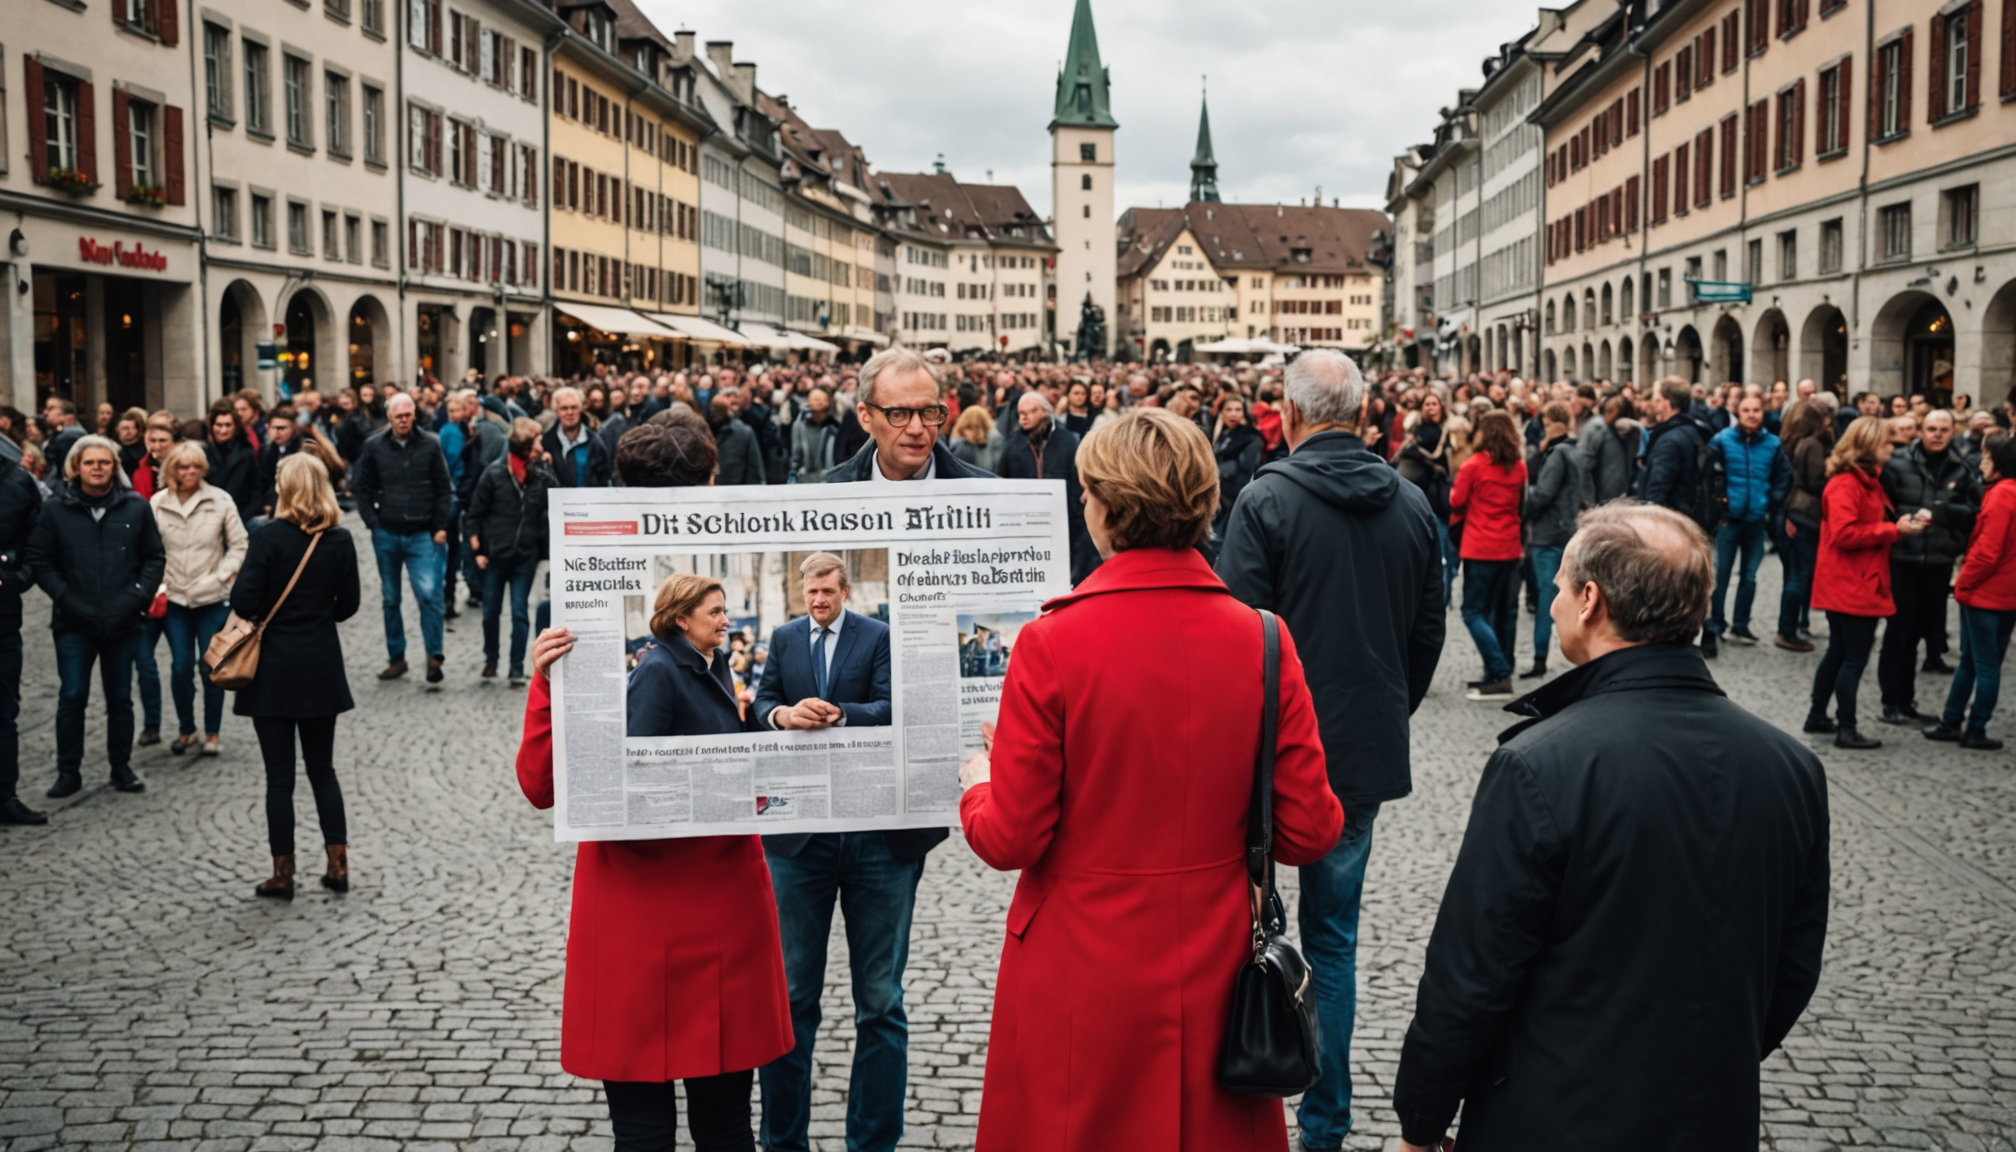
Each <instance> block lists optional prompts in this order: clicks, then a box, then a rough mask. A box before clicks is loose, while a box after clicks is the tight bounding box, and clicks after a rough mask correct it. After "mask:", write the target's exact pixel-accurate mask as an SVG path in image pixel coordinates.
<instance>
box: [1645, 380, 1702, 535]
mask: <svg viewBox="0 0 2016 1152" xmlns="http://www.w3.org/2000/svg"><path fill="white" fill-rule="evenodd" d="M1693 404H1694V391H1693V389H1692V388H1689V387H1688V386H1687V382H1686V381H1685V380H1682V379H1680V378H1679V377H1678V376H1668V377H1666V378H1665V379H1664V380H1661V381H1659V383H1658V384H1657V385H1655V386H1654V387H1653V389H1652V402H1651V412H1652V420H1653V424H1652V427H1651V428H1650V429H1649V430H1648V431H1647V433H1646V437H1645V454H1644V457H1643V464H1642V466H1641V470H1640V471H1639V473H1638V482H1637V484H1636V485H1635V487H1634V494H1635V495H1636V496H1637V497H1638V499H1640V500H1643V501H1644V502H1645V503H1647V504H1657V505H1659V506H1660V507H1661V508H1671V509H1673V510H1674V511H1676V512H1682V513H1686V514H1689V515H1691V514H1692V513H1693V510H1694V498H1695V494H1696V492H1697V490H1698V486H1699V485H1700V483H1701V446H1702V445H1704V444H1706V443H1708V438H1709V436H1710V434H1711V433H1709V432H1708V431H1706V430H1704V429H1703V428H1702V426H1701V424H1700V422H1699V421H1697V420H1696V419H1695V417H1694V413H1693V412H1691V411H1690V409H1691V408H1692V406H1693Z"/></svg>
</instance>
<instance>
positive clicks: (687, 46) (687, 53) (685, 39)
mask: <svg viewBox="0 0 2016 1152" xmlns="http://www.w3.org/2000/svg"><path fill="white" fill-rule="evenodd" d="M672 53H673V55H674V56H676V57H678V59H679V62H680V63H682V64H683V63H685V62H686V61H688V60H691V59H693V33H691V32H685V31H681V32H674V33H673V34H672Z"/></svg>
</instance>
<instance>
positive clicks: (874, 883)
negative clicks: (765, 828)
mask: <svg viewBox="0 0 2016 1152" xmlns="http://www.w3.org/2000/svg"><path fill="white" fill-rule="evenodd" d="M855 401H856V406H857V407H858V409H859V411H860V416H861V423H862V426H863V427H864V428H865V429H866V430H867V432H868V435H869V436H870V437H872V438H873V443H870V444H867V445H864V446H863V447H862V449H861V450H860V451H859V452H857V453H855V454H854V455H853V456H852V457H850V458H849V459H847V460H845V461H843V462H842V463H840V464H837V465H835V466H834V467H833V468H832V469H830V470H828V471H827V473H826V483H828V484H844V483H851V482H867V483H897V482H901V481H905V480H981V479H987V480H991V479H994V477H993V476H991V475H989V474H987V473H985V472H981V471H979V470H977V469H975V468H972V467H969V466H968V465H966V464H962V463H960V462H959V460H958V459H956V458H955V457H954V456H953V455H952V454H951V453H950V452H948V451H947V450H946V449H945V446H944V445H943V444H940V443H939V441H938V433H939V432H940V431H942V430H943V429H944V426H945V419H946V416H947V415H948V411H947V408H946V405H945V400H944V395H943V391H942V389H941V386H940V384H939V382H938V377H937V375H936V374H935V373H934V372H932V370H931V365H930V364H929V363H928V362H927V361H926V360H925V359H924V358H923V357H922V356H919V355H918V354H917V353H915V352H913V351H911V350H910V349H908V348H891V349H889V350H887V351H885V352H879V353H877V354H876V355H875V356H874V357H873V358H872V359H870V360H869V361H868V363H866V364H864V365H862V367H861V385H860V389H859V391H858V392H856V394H855ZM808 588H809V585H808ZM844 634H845V633H844V630H843V635H844ZM765 679H766V680H767V679H768V677H767V676H766V677H765ZM813 703H817V701H814V702H813ZM945 836H946V832H945V830H944V829H942V828H914V829H905V830H902V831H892V832H822V833H816V834H811V833H797V834H792V835H785V836H765V837H764V838H763V850H764V853H765V854H766V855H767V856H768V857H769V860H770V879H771V884H772V887H773V888H774V889H775V890H776V893H777V921H778V927H779V929H781V932H782V936H783V945H784V979H785V982H786V983H787V984H788V985H789V987H790V994H791V1027H792V1030H793V1032H794V1033H795V1034H796V1038H797V1044H796V1046H795V1047H793V1048H792V1050H791V1051H790V1052H787V1053H785V1054H784V1056H783V1057H781V1058H780V1059H778V1060H776V1061H774V1062H773V1063H771V1064H769V1065H767V1066H765V1067H764V1068H763V1071H762V1079H763V1123H762V1135H761V1139H760V1141H759V1143H760V1144H761V1146H762V1147H764V1148H766V1149H769V1152H807V1149H809V1148H810V1146H811V1145H810V1140H809V1131H808V1130H809V1127H810V1123H811V1119H812V1046H813V1042H814V1041H815V1040H816V1039H817V1038H818V1034H819V1021H820V1016H819V994H820V992H821V991H823V990H824V988H825V986H826V941H827V938H828V937H829V936H830V935H831V933H832V929H833V904H834V901H835V900H836V898H837V899H838V901H839V903H840V908H841V911H842V913H843V915H845V917H846V920H847V962H848V967H849V968H850V970H851V974H852V977H853V987H854V1027H855V1044H854V1071H853V1076H852V1078H851V1079H850V1081H849V1083H848V1089H847V1148H848V1152H890V1150H891V1149H893V1148H895V1147H896V1142H897V1141H898V1140H899V1139H901V1138H902V1136H903V1100H904V1095H905V1091H906V1086H907V1081H908V1062H909V1038H910V1024H909V1018H908V1017H907V1016H905V1015H904V1012H903V968H904V966H905V965H906V964H907V963H908V962H909V958H910V921H911V915H912V912H913V910H914V908H915V905H916V901H917V882H918V880H919V879H921V878H922V877H923V875H924V856H925V854H926V853H928V852H930V851H931V849H933V848H935V847H937V845H938V844H939V842H940V841H942V840H944V839H945Z"/></svg>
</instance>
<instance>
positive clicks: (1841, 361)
mask: <svg viewBox="0 0 2016 1152" xmlns="http://www.w3.org/2000/svg"><path fill="white" fill-rule="evenodd" d="M1799 377H1800V379H1802V380H1811V381H1813V383H1814V384H1816V385H1818V386H1819V387H1821V388H1823V389H1831V390H1832V391H1833V392H1834V393H1835V394H1836V395H1838V396H1840V397H1842V398H1843V399H1846V398H1847V396H1848V317H1846V316H1844V315H1842V313H1841V309H1839V308H1836V307H1834V306H1833V305H1832V304H1822V305H1820V306H1819V307H1817V308H1815V309H1813V311H1811V312H1809V313H1807V314H1806V323H1805V324H1803V325H1801V326H1800V329H1799Z"/></svg>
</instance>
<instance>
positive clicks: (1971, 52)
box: [1965, 0, 1981, 108]
mask: <svg viewBox="0 0 2016 1152" xmlns="http://www.w3.org/2000/svg"><path fill="white" fill-rule="evenodd" d="M1965 19H1966V21H1967V107H1969V108H1979V107H1980V106H1981V0H1974V2H1973V3H1972V4H1969V5H1967V12H1966V15H1965Z"/></svg>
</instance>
